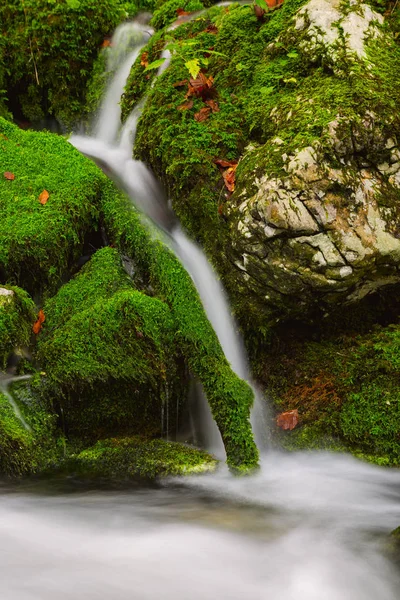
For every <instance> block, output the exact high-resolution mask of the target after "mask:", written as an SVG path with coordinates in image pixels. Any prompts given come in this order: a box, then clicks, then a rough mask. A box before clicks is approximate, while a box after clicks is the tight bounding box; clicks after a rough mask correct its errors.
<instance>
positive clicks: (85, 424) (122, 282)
mask: <svg viewBox="0 0 400 600" xmlns="http://www.w3.org/2000/svg"><path fill="white" fill-rule="evenodd" d="M44 311H45V314H46V321H45V324H44V327H43V332H42V333H41V334H40V337H39V342H38V358H39V360H40V361H41V364H42V366H43V368H44V369H45V371H46V376H47V377H46V387H47V395H51V396H52V397H55V398H56V404H57V405H58V410H60V409H62V412H63V419H64V421H65V426H66V428H67V429H68V431H69V432H70V433H71V435H79V436H83V437H86V438H90V439H97V438H98V437H99V436H100V435H104V433H107V432H108V433H110V432H111V433H115V432H121V431H124V432H125V431H130V432H139V431H140V432H143V431H151V432H152V433H163V432H162V431H160V423H161V414H162V411H163V410H164V406H165V411H167V410H169V417H170V423H168V425H169V426H170V427H171V428H172V427H173V426H174V424H175V419H176V414H175V411H176V407H177V405H178V406H179V405H180V404H181V402H182V397H184V393H185V388H184V387H183V386H182V381H181V380H182V372H181V371H182V370H181V367H180V364H179V363H180V360H181V359H180V355H179V350H178V349H177V348H176V346H175V344H174V321H173V319H172V316H171V314H170V310H169V308H168V306H167V305H166V304H165V303H163V302H162V301H161V300H158V299H157V298H151V297H149V296H146V295H145V294H143V293H141V292H139V291H137V290H135V289H134V288H133V285H132V283H131V281H130V279H129V278H128V276H127V274H126V273H125V271H124V270H123V269H122V266H121V263H120V259H119V255H118V253H117V252H116V250H113V249H111V248H104V249H102V250H99V251H98V252H97V253H96V254H95V255H94V256H93V258H92V259H91V261H90V262H89V263H88V264H87V265H85V267H84V268H83V269H82V270H81V272H80V273H79V274H78V275H77V276H76V277H75V278H74V279H73V280H71V281H70V282H69V283H68V284H66V285H64V286H63V287H62V288H61V290H60V291H59V293H58V294H57V295H56V296H55V297H54V298H52V299H50V300H49V301H48V302H47V303H46V304H45V305H44ZM167 405H168V407H167ZM169 405H170V406H169ZM165 426H166V425H165V424H164V427H165Z"/></svg>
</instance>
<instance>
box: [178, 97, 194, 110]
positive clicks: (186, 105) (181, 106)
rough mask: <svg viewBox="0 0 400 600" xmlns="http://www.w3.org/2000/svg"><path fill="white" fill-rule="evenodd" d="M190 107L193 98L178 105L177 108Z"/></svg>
mask: <svg viewBox="0 0 400 600" xmlns="http://www.w3.org/2000/svg"><path fill="white" fill-rule="evenodd" d="M191 108H193V100H191V99H190V100H186V102H184V103H183V104H181V105H180V106H178V110H190V109H191Z"/></svg>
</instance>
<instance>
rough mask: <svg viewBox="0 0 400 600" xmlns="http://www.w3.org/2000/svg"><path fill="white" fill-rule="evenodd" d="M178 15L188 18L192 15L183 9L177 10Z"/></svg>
mask: <svg viewBox="0 0 400 600" xmlns="http://www.w3.org/2000/svg"><path fill="white" fill-rule="evenodd" d="M176 14H177V15H178V17H186V16H187V15H190V12H186V11H185V10H183V8H177V9H176Z"/></svg>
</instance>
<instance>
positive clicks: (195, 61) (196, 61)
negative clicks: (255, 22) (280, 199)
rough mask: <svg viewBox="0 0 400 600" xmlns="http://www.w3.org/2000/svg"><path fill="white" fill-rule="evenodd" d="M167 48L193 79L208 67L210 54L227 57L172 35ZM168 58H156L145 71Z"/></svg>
mask: <svg viewBox="0 0 400 600" xmlns="http://www.w3.org/2000/svg"><path fill="white" fill-rule="evenodd" d="M260 1H261V0H260ZM165 50H167V51H168V52H170V54H171V56H173V57H174V58H178V59H180V60H181V61H182V62H183V63H184V65H185V67H186V69H187V70H188V71H189V74H190V76H191V77H192V78H193V79H196V77H197V76H198V74H199V73H200V70H201V69H203V68H207V67H208V63H209V56H210V55H214V56H222V57H223V58H226V56H225V54H222V53H221V52H215V51H214V50H209V49H207V48H199V47H198V42H197V41H196V40H187V39H182V40H176V39H175V38H173V37H172V36H170V35H169V36H166V45H165ZM166 60H167V59H166V58H159V59H158V60H155V61H154V62H152V63H150V64H149V65H148V66H147V67H146V69H145V71H151V70H153V69H158V68H159V67H161V65H162V64H163V63H164V62H165V61H166Z"/></svg>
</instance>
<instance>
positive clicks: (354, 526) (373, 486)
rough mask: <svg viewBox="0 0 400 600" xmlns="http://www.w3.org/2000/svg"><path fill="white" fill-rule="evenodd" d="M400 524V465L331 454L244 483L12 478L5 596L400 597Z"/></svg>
mask: <svg viewBox="0 0 400 600" xmlns="http://www.w3.org/2000/svg"><path fill="white" fill-rule="evenodd" d="M399 523H400V473H399V471H397V470H389V469H382V468H378V467H374V466H372V465H368V464H363V463H361V462H359V461H356V460H355V459H353V458H351V457H349V456H342V455H331V454H324V453H317V454H313V453H295V454H283V453H274V452H271V453H269V454H268V456H266V457H265V458H264V460H263V464H262V468H261V471H260V472H259V473H258V474H257V475H254V476H252V477H246V478H242V479H240V478H234V477H232V476H231V475H229V473H228V472H225V471H224V469H221V471H220V472H218V473H216V474H214V475H208V476H201V477H190V478H185V479H181V480H174V479H170V480H166V481H163V482H161V483H153V484H151V485H148V486H144V485H143V484H141V485H138V486H134V485H132V486H131V487H129V488H118V489H112V488H106V487H104V486H103V488H99V487H97V488H96V487H94V486H93V484H90V483H89V482H86V483H85V482H82V481H74V480H67V481H65V480H64V481H61V480H55V481H46V482H39V481H37V482H24V483H20V484H19V485H18V486H16V484H13V485H9V484H6V483H4V484H3V485H2V486H0V537H1V540H2V543H1V546H0V548H1V549H0V578H1V587H2V598H4V599H5V600H54V599H55V598H57V599H58V600H73V599H76V598H79V600H111V599H112V600H128V599H135V600H155V599H156V598H163V599H165V600H211V599H215V598H219V599H221V600H244V599H246V600H264V599H265V600H398V598H399V589H400V588H399V584H400V573H399V570H398V567H396V566H395V564H392V563H391V561H390V560H389V557H388V556H386V554H385V552H386V550H385V548H386V545H387V534H388V533H389V531H390V530H391V529H393V528H394V527H395V526H396V525H398V524H399Z"/></svg>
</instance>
